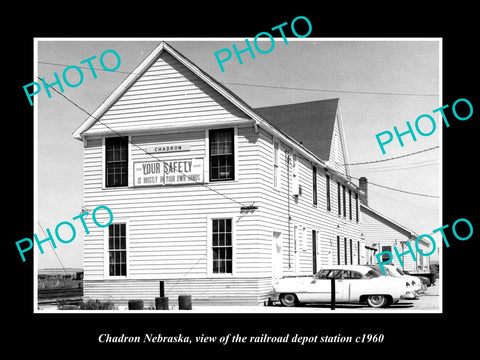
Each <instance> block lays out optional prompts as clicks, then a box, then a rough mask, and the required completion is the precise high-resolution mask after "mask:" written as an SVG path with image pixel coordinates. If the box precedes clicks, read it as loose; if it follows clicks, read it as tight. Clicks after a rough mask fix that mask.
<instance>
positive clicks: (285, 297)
mask: <svg viewBox="0 0 480 360" xmlns="http://www.w3.org/2000/svg"><path fill="white" fill-rule="evenodd" d="M280 302H281V303H282V305H283V306H288V307H293V306H296V305H297V304H298V299H297V296H296V295H295V294H282V295H281V296H280Z"/></svg>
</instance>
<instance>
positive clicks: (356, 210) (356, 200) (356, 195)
mask: <svg viewBox="0 0 480 360" xmlns="http://www.w3.org/2000/svg"><path fill="white" fill-rule="evenodd" d="M355 215H356V217H357V222H358V194H357V193H355Z"/></svg>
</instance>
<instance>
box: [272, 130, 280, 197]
mask: <svg viewBox="0 0 480 360" xmlns="http://www.w3.org/2000/svg"><path fill="white" fill-rule="evenodd" d="M275 146H276V147H275ZM280 174H281V172H280V142H279V141H278V140H277V139H275V138H274V139H273V187H274V188H275V189H280V181H281V179H280Z"/></svg>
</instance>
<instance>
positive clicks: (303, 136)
mask: <svg viewBox="0 0 480 360" xmlns="http://www.w3.org/2000/svg"><path fill="white" fill-rule="evenodd" d="M338 103H339V99H338V98H335V99H327V100H318V101H308V102H303V103H295V104H288V105H279V106H268V107H261V108H254V109H253V110H254V111H255V112H256V113H257V114H258V115H260V116H261V117H262V118H264V119H265V120H267V121H268V122H270V123H271V124H272V125H273V126H275V127H276V128H278V129H279V130H281V131H283V132H285V133H287V134H289V135H291V136H292V137H293V138H294V139H296V140H297V141H299V142H301V143H302V144H303V146H305V147H306V148H307V149H309V150H311V151H312V152H313V153H314V154H315V155H317V156H318V157H319V158H320V159H322V160H325V161H328V159H329V156H330V147H331V145H332V138H333V130H334V126H335V119H336V115H337V110H338Z"/></svg>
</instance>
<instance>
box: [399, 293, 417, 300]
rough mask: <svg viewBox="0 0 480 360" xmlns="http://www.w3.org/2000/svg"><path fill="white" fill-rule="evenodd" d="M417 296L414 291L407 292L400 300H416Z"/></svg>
mask: <svg viewBox="0 0 480 360" xmlns="http://www.w3.org/2000/svg"><path fill="white" fill-rule="evenodd" d="M416 297H417V295H416V294H415V292H414V291H407V292H406V293H405V294H403V295H401V296H400V298H402V299H406V300H412V299H415V298H416Z"/></svg>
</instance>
